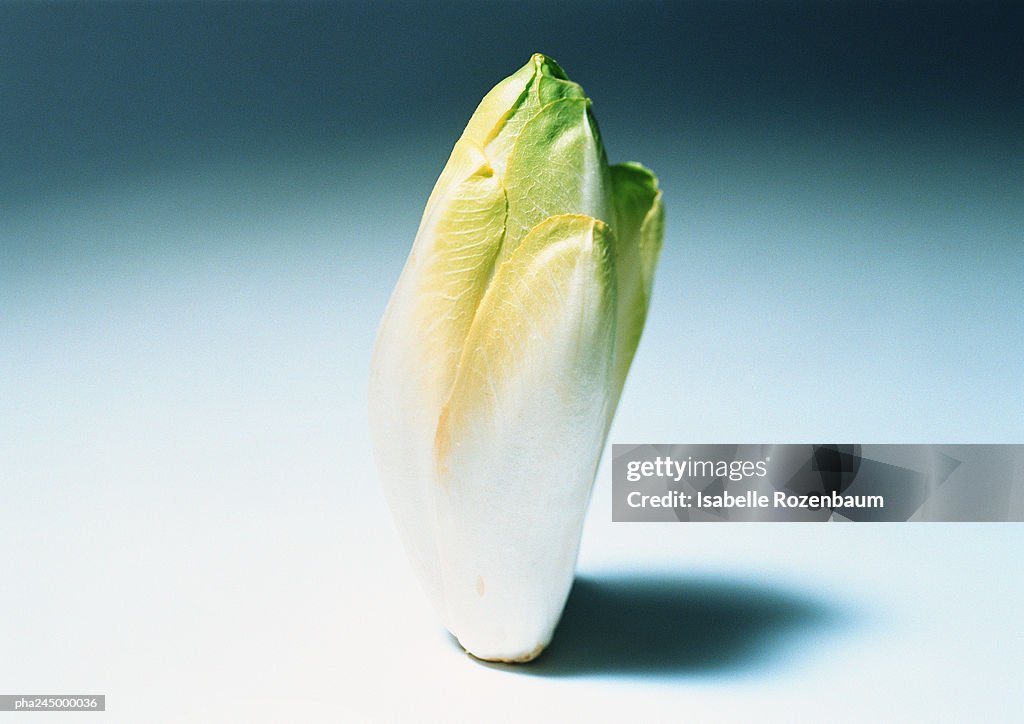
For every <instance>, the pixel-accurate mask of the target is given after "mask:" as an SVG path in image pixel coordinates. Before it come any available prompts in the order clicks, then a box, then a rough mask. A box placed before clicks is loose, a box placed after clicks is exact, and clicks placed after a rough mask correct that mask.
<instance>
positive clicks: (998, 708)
mask: <svg viewBox="0 0 1024 724" xmlns="http://www.w3.org/2000/svg"><path fill="white" fill-rule="evenodd" d="M1021 37H1024V13H1022V9H1021V6H1020V5H1019V4H1015V3H969V4H956V3H934V4H933V3H897V4H886V3H847V2H829V3H824V2H822V3H779V2H771V3H752V2H713V3H711V2H706V3H705V2H697V3H685V4H675V5H674V4H666V3H628V4H626V3H622V4H617V3H588V4H576V3H564V2H559V3H554V2H551V3H536V4H510V5H503V4H497V3H484V2H480V3H468V2H467V3H447V4H434V3H421V4H415V5H413V4H405V3H383V4H371V3H366V4H356V3H337V4H305V3H303V4H287V5H282V4H265V3H255V4H227V3H224V4H221V3H217V4H173V3H155V4H148V3H137V4H120V3H97V4H92V3H88V4H87V3H24V4H22V3H17V2H15V3H11V2H7V3H3V4H2V5H0V693H38V694H60V693H105V694H107V695H108V698H107V701H108V714H107V715H106V716H107V717H108V718H109V721H118V722H120V721H169V722H180V721H247V722H251V721H263V720H266V721H310V722H312V721H339V720H352V719H355V720H363V719H366V720H376V719H380V720H384V721H388V720H391V719H393V718H396V717H401V718H405V719H409V718H410V717H412V718H415V719H417V720H428V721H429V720H434V719H446V720H452V719H454V720H474V719H477V720H495V719H499V720H501V719H505V718H507V719H509V720H522V719H524V718H527V717H529V718H530V719H534V720H545V719H546V718H552V719H557V720H559V721H573V720H576V719H578V718H579V719H582V718H588V720H591V721H595V720H596V721H601V720H606V719H608V720H610V719H614V718H616V717H617V716H619V715H622V716H625V715H627V714H628V715H630V716H634V717H640V718H644V719H646V720H659V719H670V720H671V719H679V718H689V719H693V720H698V721H699V720H704V719H709V718H710V719H715V720H730V719H736V720H739V719H743V718H750V717H752V716H756V717H758V718H759V719H762V720H764V719H768V720H776V721H787V722H788V721H793V720H801V719H806V720H809V721H815V720H820V719H821V717H822V716H826V717H827V718H829V719H830V720H833V721H835V720H844V719H849V720H872V721H874V720H878V718H879V717H881V718H882V719H886V718H891V719H902V720H910V719H914V720H930V721H936V720H941V719H949V720H962V719H965V718H968V717H970V718H976V719H977V718H980V719H985V718H988V719H995V720H1007V719H1011V718H1016V717H1019V716H1021V708H1020V707H1021V706H1022V704H1024V702H1022V697H1021V694H1020V693H1019V680H1018V679H1019V676H1018V675H1017V674H1016V673H1015V672H1019V671H1020V669H1021V668H1022V667H1024V644H1022V643H1021V641H1022V640H1024V636H1022V633H1024V632H1022V626H1021V623H1020V617H1019V609H1020V607H1021V605H1022V604H1024V583H1022V581H1021V578H1020V571H1019V568H1020V566H1019V552H1020V550H1021V549H1022V545H1024V528H1022V527H1020V526H1014V525H997V524H988V525H919V526H912V525H906V526H900V525H882V526H873V525H854V526H805V525H796V524H793V525H761V524H754V525H745V526H736V525H733V526H723V525H718V526H715V525H708V526H690V525H682V524H680V525H667V526H664V525H663V526H659V525H645V524H637V525H633V524H612V523H611V522H610V517H611V506H610V474H609V469H608V466H607V464H603V465H602V469H601V472H600V474H599V477H598V484H597V487H596V488H595V493H594V499H593V505H592V509H591V516H590V519H589V521H588V526H587V529H586V532H585V538H584V544H583V552H582V557H581V569H580V570H581V575H582V576H584V580H583V582H582V583H581V584H580V585H579V586H578V588H577V591H576V593H574V596H573V599H572V600H571V601H570V606H569V610H568V613H567V615H566V619H565V623H564V625H563V631H562V632H561V633H560V634H559V637H560V638H556V641H555V646H553V648H552V649H551V651H550V652H549V653H550V656H549V657H547V660H546V663H545V659H542V660H541V662H539V666H538V667H535V668H534V669H531V670H530V673H528V674H525V673H522V672H521V671H507V670H502V669H498V668H491V667H485V666H481V665H478V664H475V663H474V662H472V661H470V660H468V659H466V658H465V657H464V655H463V654H461V652H460V651H459V650H458V649H457V648H456V647H454V646H453V645H452V644H451V643H450V642H449V641H448V640H447V639H446V637H445V635H444V634H443V632H441V631H439V630H438V629H437V627H436V624H435V622H434V620H433V618H432V616H431V613H430V611H429V610H427V608H426V603H425V599H423V597H422V595H421V594H420V592H419V590H418V588H417V586H416V584H415V582H414V580H413V579H412V574H411V571H410V569H409V568H408V566H407V564H406V563H405V561H404V556H403V553H402V551H401V550H400V548H399V545H398V543H397V537H396V533H395V531H394V530H393V528H392V526H391V523H390V519H389V517H388V514H387V511H386V509H385V506H384V504H383V499H382V496H381V494H380V492H379V489H378V487H377V483H376V480H375V473H374V470H373V464H372V457H371V451H370V449H369V442H368V435H367V430H366V395H365V387H366V377H367V368H368V361H369V355H370V349H371V346H372V343H373V338H374V333H375V329H376V324H377V321H378V319H379V318H380V315H381V313H382V311H383V307H384V304H385V303H386V300H387V298H388V295H389V293H390V290H391V287H392V285H393V284H394V282H395V280H396V279H397V276H398V273H399V270H400V268H401V265H402V262H403V260H404V257H405V254H406V253H407V252H408V249H409V246H410V244H411V241H412V237H413V235H414V233H415V230H416V226H417V223H418V219H419V214H420V212H421V211H422V207H423V204H424V202H425V200H426V197H427V195H428V193H429V192H430V189H431V187H432V185H433V182H434V180H435V178H436V176H437V174H438V172H439V171H440V169H441V167H442V166H443V164H444V162H445V160H446V158H447V154H448V152H449V151H450V149H451V145H452V143H453V142H454V140H455V139H456V138H457V136H458V134H459V133H460V132H461V130H462V128H463V126H464V124H465V122H466V120H467V119H468V117H469V115H470V114H471V112H472V110H473V108H474V107H475V104H476V102H477V101H478V100H479V99H480V98H481V97H482V96H483V94H484V93H485V92H486V91H487V90H488V89H489V88H490V87H491V86H492V85H493V84H494V83H496V82H497V81H498V80H500V79H501V78H502V77H504V76H505V75H507V74H509V73H510V72H512V71H513V70H515V69H516V68H517V67H519V66H520V65H522V64H523V63H524V62H525V61H526V60H527V59H528V57H529V55H530V54H531V53H532V52H534V51H542V52H545V53H548V54H550V55H552V56H553V57H555V58H556V59H557V60H558V61H559V62H560V63H561V64H562V65H563V67H564V68H565V69H566V71H567V72H568V73H569V74H570V76H571V77H572V78H573V79H574V80H577V81H579V82H580V83H581V84H582V85H583V86H584V88H585V89H586V90H587V92H588V94H589V95H590V96H591V98H593V100H594V109H595V112H596V114H597V117H598V120H599V122H600V124H601V128H602V133H603V135H604V138H605V141H606V145H607V149H608V153H609V156H610V158H611V160H612V161H613V162H616V161H624V160H631V159H635V160H639V161H642V162H644V163H645V164H647V165H649V166H650V167H651V168H653V169H654V170H655V171H656V172H657V173H658V175H659V176H660V178H661V182H662V185H663V188H664V190H665V195H666V196H665V198H666V205H667V213H668V226H667V232H666V243H665V249H664V253H663V256H662V261H661V266H660V268H659V276H658V280H657V285H656V290H655V296H654V299H653V303H652V308H651V316H650V319H649V322H648V327H647V332H646V335H645V338H644V341H643V343H642V345H641V347H640V350H639V353H638V355H637V358H636V361H635V363H634V366H633V372H632V374H631V378H630V382H629V383H628V385H627V387H626V391H625V394H624V397H623V400H622V403H621V405H620V409H619V414H618V418H617V420H616V423H615V427H614V428H613V430H612V434H611V439H612V441H614V442H620V443H640V442H666V443H668V442H671V443H684V442H688V443H694V442H749V443H767V442H875V443H892V442H949V443H961V442H963V443H967V442H1015V443H1020V442H1024V413H1022V410H1024V364H1022V362H1021V359H1022V353H1024V344H1022V338H1024V253H1022V249H1024V102H1022V97H1024V94H1022V93H1021V90H1020V89H1021V88H1022V87H1024V44H1022V43H1021V41H1020V39H1021ZM606 457H608V456H607V455H606ZM606 463H607V460H606ZM2 716H3V715H2V714H0V718H2ZM11 716H14V715H11ZM82 716H84V715H81V714H68V715H65V716H64V717H61V716H53V717H52V718H54V719H57V720H63V719H64V718H66V719H67V720H68V721H79V719H80V717H82ZM99 716H101V715H93V718H99Z"/></svg>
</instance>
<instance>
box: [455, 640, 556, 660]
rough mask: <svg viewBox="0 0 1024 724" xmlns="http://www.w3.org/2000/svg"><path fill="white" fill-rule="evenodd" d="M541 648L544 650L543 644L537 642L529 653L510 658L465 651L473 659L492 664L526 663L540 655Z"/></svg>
mask: <svg viewBox="0 0 1024 724" xmlns="http://www.w3.org/2000/svg"><path fill="white" fill-rule="evenodd" d="M543 650H544V644H537V646H536V647H535V648H534V649H533V651H531V652H530V653H528V654H524V655H523V656H517V657H515V658H511V659H503V658H488V657H484V656H477V655H476V654H474V653H473V652H472V651H469V650H468V649H466V653H467V654H469V655H470V656H472V657H473V658H474V659H478V660H480V661H487V662H489V663H492V664H526V663H529V662H531V661H533V660H534V659H535V658H537V657H538V656H540V654H541V652H542V651H543Z"/></svg>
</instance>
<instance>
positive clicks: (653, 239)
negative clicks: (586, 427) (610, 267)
mask: <svg viewBox="0 0 1024 724" xmlns="http://www.w3.org/2000/svg"><path fill="white" fill-rule="evenodd" d="M611 179H612V195H613V198H614V202H615V222H614V223H615V236H616V241H617V243H616V247H615V249H616V268H617V270H618V281H619V287H618V289H619V292H618V334H617V340H616V349H615V370H616V380H617V388H616V389H617V391H616V400H618V395H619V394H621V391H622V385H623V384H624V383H625V381H626V374H627V373H628V372H629V366H630V364H631V363H632V361H633V355H634V353H635V352H636V347H637V345H638V344H639V342H640V335H641V333H642V332H643V329H644V322H645V321H646V319H647V307H648V305H649V303H650V299H651V288H652V286H653V284H654V268H655V266H656V265H657V263H658V255H659V254H660V253H661V243H662V237H663V235H664V227H665V209H664V207H663V206H662V202H661V190H660V189H659V188H658V179H657V178H656V177H655V176H654V174H653V173H651V172H650V171H649V170H648V169H646V168H644V167H643V166H641V165H640V164H638V163H623V164H618V165H615V166H612V167H611Z"/></svg>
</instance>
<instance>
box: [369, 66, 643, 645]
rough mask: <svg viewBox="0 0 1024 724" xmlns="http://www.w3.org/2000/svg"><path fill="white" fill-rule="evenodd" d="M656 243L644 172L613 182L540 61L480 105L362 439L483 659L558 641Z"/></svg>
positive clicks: (390, 319) (436, 203) (421, 556)
mask: <svg viewBox="0 0 1024 724" xmlns="http://www.w3.org/2000/svg"><path fill="white" fill-rule="evenodd" d="M662 229H663V211H662V204H661V192H660V191H659V190H658V184H657V180H656V179H655V177H654V176H653V174H651V172H650V171H648V170H647V169H645V168H643V167H642V166H640V165H638V164H632V163H630V164H622V165H617V166H609V165H608V162H607V159H606V158H605V153H604V148H603V146H602V144H601V138H600V135H599V134H598V130H597V125H596V123H595V121H594V117H593V115H592V114H591V109H590V101H589V99H587V98H586V97H585V96H584V94H583V90H582V89H581V88H580V86H578V85H577V84H575V83H573V82H571V81H570V80H569V79H568V78H567V77H566V75H565V73H564V72H563V71H562V69H561V68H559V67H558V65H557V64H556V63H555V62H554V61H553V60H551V59H550V58H547V57H545V56H543V55H540V54H537V55H534V56H533V57H532V58H531V59H530V62H529V63H527V64H526V65H525V66H523V67H522V68H521V69H520V70H519V71H517V72H516V73H514V74H513V75H511V76H509V77H508V78H506V79H505V80H504V81H502V82H501V83H499V84H498V85H497V86H496V87H495V88H494V89H493V90H491V92H490V93H488V94H487V95H486V96H485V97H484V99H483V101H481V103H480V105H479V107H478V108H477V109H476V112H475V113H474V114H473V116H472V118H471V119H470V121H469V125H468V126H467V127H466V130H465V131H464V132H463V134H462V137H461V138H459V140H458V141H457V142H456V144H455V148H454V149H453V150H452V154H451V157H450V158H449V159H448V163H447V165H446V166H445V168H444V170H443V171H442V172H441V176H440V178H439V179H438V181H437V185H436V186H435V187H434V190H433V193H431V195H430V198H429V200H428V201H427V207H426V210H425V211H424V213H423V219H422V221H421V223H420V228H419V231H418V233H417V234H416V239H415V241H414V242H413V247H412V251H411V253H410V254H409V258H408V261H407V262H406V264H405V268H404V269H403V270H402V274H401V277H400V278H399V280H398V285H397V287H396V288H395V290H394V293H393V294H392V296H391V300H390V302H389V304H388V307H387V310H386V311H385V313H384V319H383V321H382V323H381V327H380V331H379V333H378V337H377V346H376V350H375V352H374V356H373V362H372V371H371V379H370V411H371V414H370V417H371V428H372V435H373V442H374V446H375V449H376V454H377V460H378V467H379V469H380V475H381V479H382V481H383V485H384V489H385V492H386V495H387V499H388V502H389V504H390V506H391V509H392V511H393V513H394V516H395V519H396V521H397V524H398V528H399V531H400V533H401V535H402V537H403V539H404V543H405V546H406V548H407V550H408V552H409V555H410V557H411V558H412V561H413V565H414V568H415V569H416V570H417V571H418V573H419V575H420V578H421V579H422V582H423V584H424V585H425V587H426V590H427V592H428V595H429V597H430V598H431V599H432V601H433V603H434V605H435V607H436V608H437V610H438V612H439V613H440V615H441V617H442V618H443V620H444V623H445V625H446V626H447V628H448V629H449V630H450V631H451V632H452V633H453V634H454V635H455V636H456V637H457V638H458V640H459V642H460V643H461V644H462V646H463V647H464V648H465V649H466V650H467V651H468V652H469V653H471V654H473V655H474V656H477V657H479V658H481V659H488V660H494V661H528V660H530V659H532V658H534V657H535V656H537V655H538V654H539V653H540V652H541V650H542V649H543V648H544V647H545V646H546V645H547V643H548V642H549V641H550V640H551V637H552V635H553V632H554V629H555V626H556V624H557V623H558V619H559V617H560V616H561V612H562V608H563V607H564V605H565V601H566V598H567V596H568V594H569V589H570V587H571V585H572V579H573V572H574V569H575V565H576V557H577V553H578V551H579V542H580V533H581V530H582V524H583V517H584V514H585V512H586V507H587V502H588V499H589V496H590V489H591V487H592V485H593V481H594V475H595V472H596V468H597V464H598V461H599V459H600V456H601V451H602V448H603V447H604V443H605V437H606V436H607V433H608V428H609V425H610V424H611V419H612V415H613V414H614V412H615V407H616V404H617V402H618V399H619V394H620V392H621V390H622V385H623V382H624V381H625V377H626V373H627V372H628V370H629V365H630V362H631V360H632V358H633V353H634V351H635V349H636V346H637V342H638V341H639V339H640V333H641V331H642V328H643V324H644V319H645V317H646V314H647V305H648V300H649V298H650V293H651V283H652V280H653V275H654V267H655V264H656V262H657V258H658V253H659V251H660V248H661V241H662Z"/></svg>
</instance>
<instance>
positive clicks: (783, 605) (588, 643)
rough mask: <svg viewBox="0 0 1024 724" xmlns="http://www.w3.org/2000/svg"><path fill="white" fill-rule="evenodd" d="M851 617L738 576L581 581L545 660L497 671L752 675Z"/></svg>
mask: <svg viewBox="0 0 1024 724" xmlns="http://www.w3.org/2000/svg"><path fill="white" fill-rule="evenodd" d="M849 615H850V614H849V613H848V612H844V611H843V610H841V609H840V608H839V607H837V606H835V605H832V604H829V603H827V602H825V601H823V600H819V599H816V598H814V597H811V596H810V595H809V594H807V593H806V592H802V591H798V590H792V589H786V588H782V587H769V586H766V585H764V584H762V583H755V582H752V581H746V580H742V579H736V578H732V577H729V578H723V577H710V576H707V577H704V576H670V575H663V574H662V575H647V576H643V577H639V576H614V577H600V578H598V577H586V578H578V579H577V580H576V582H575V584H574V586H573V589H572V593H571V594H570V596H569V601H568V603H567V604H566V608H565V613H564V614H563V616H562V621H561V623H560V624H559V627H558V630H557V631H556V632H555V637H554V640H553V641H552V642H551V644H550V646H549V647H548V649H547V650H546V651H545V652H544V653H543V654H542V655H541V656H540V658H538V659H537V660H535V661H533V662H531V663H529V664H525V665H523V664H518V665H508V664H488V665H489V666H493V667H495V668H501V669H503V670H508V671H513V672H516V673H519V674H527V675H534V676H555V677H557V676H587V675H610V676H638V677H639V676H642V677H679V676H708V675H717V676H720V675H730V674H742V673H751V672H753V671H755V670H757V669H759V668H762V667H767V666H770V665H771V664H773V663H780V662H782V661H783V660H785V659H786V658H787V654H791V653H793V649H794V648H795V645H796V644H797V643H799V640H800V639H804V640H805V643H806V642H807V639H808V638H810V637H814V636H816V635H822V634H827V632H828V631H832V630H835V628H836V627H837V626H840V625H842V624H844V623H849ZM827 640H828V636H827V635H825V636H823V639H822V641H823V642H824V641H827Z"/></svg>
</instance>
